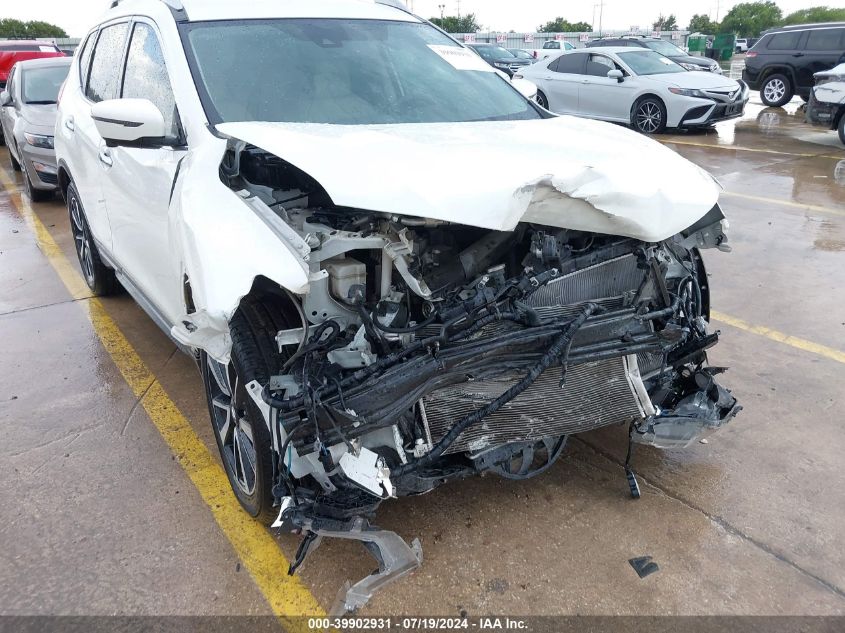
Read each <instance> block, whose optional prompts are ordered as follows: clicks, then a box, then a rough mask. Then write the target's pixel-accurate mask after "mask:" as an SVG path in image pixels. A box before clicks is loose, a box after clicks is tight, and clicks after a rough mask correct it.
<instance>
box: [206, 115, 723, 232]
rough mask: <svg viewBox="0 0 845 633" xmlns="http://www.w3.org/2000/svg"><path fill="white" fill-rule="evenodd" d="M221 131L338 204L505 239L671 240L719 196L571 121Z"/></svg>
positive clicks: (622, 136) (704, 177) (670, 156)
mask: <svg viewBox="0 0 845 633" xmlns="http://www.w3.org/2000/svg"><path fill="white" fill-rule="evenodd" d="M217 129H218V130H219V131H220V132H222V133H223V134H226V135H228V136H232V137H234V138H237V139H241V140H243V141H246V142H247V143H250V144H252V145H255V146H257V147H260V148H262V149H264V150H265V151H268V152H270V153H272V154H274V155H276V156H278V157H280V158H282V159H284V160H286V161H288V162H289V163H291V164H293V165H295V166H296V167H298V168H300V169H301V170H303V171H304V172H306V173H307V174H309V175H310V176H312V177H313V178H315V179H316V180H317V181H318V182H319V183H320V184H321V185H322V186H323V187H324V188H325V190H326V192H327V193H328V194H329V196H330V197H331V199H332V201H333V202H334V203H335V204H336V205H339V206H345V207H355V208H359V209H366V210H371V211H383V212H388V213H397V214H400V215H410V216H419V217H425V218H433V219H437V220H446V221H450V222H457V223H460V224H466V225H471V226H478V227H482V228H487V229H493V230H500V231H508V230H512V229H513V228H514V227H515V226H516V225H517V223H518V222H537V223H540V224H546V225H550V226H555V227H560V228H569V229H576V230H583V231H594V232H598V233H608V234H613V235H624V236H628V237H633V238H636V239H641V240H644V241H659V240H663V239H666V238H668V237H670V236H672V235H674V234H676V233H678V232H680V231H681V230H683V229H685V228H687V227H688V226H690V225H691V224H693V223H694V222H695V221H697V220H698V219H699V218H701V217H702V216H703V215H704V214H705V213H707V212H708V211H709V210H710V209H711V208H712V207H713V205H714V204H715V203H716V201H717V198H718V188H717V186H716V183H715V181H714V180H713V178H712V177H711V176H710V175H709V174H708V173H707V172H705V171H704V170H703V169H701V168H699V167H697V166H696V165H694V164H692V163H691V162H689V161H687V160H686V159H684V158H682V157H681V156H679V155H678V154H676V153H675V152H674V151H672V150H670V149H668V148H666V147H664V146H662V145H661V144H660V143H658V142H656V141H653V140H652V139H650V138H648V137H645V136H643V135H641V134H638V133H636V132H632V131H630V130H628V129H625V128H622V127H619V126H616V125H613V124H609V123H602V122H598V121H590V120H587V119H579V118H575V117H569V116H562V117H555V118H553V119H542V120H528V121H494V122H478V123H421V124H401V125H360V126H344V125H324V124H310V123H268V122H244V123H224V124H220V125H218V126H217Z"/></svg>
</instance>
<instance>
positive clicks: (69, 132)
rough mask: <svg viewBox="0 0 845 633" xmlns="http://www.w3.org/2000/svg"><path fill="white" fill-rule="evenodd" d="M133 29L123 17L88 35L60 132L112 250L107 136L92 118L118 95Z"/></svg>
mask: <svg viewBox="0 0 845 633" xmlns="http://www.w3.org/2000/svg"><path fill="white" fill-rule="evenodd" d="M128 29H129V25H128V24H127V23H126V22H120V23H117V24H110V25H108V26H105V27H103V28H102V29H100V31H99V33H92V34H91V36H90V38H89V39H90V45H89V42H88V41H86V44H85V48H84V49H83V50H82V53H81V55H80V57H79V61H78V63H79V77H80V82H79V84H78V85H74V86H66V87H65V91H64V92H63V93H62V97H61V101H62V104H61V113H62V114H61V117H60V120H58V121H57V122H56V133H57V134H61V135H62V140H63V142H64V143H65V145H66V148H67V150H66V152H65V154H66V156H67V159H68V161H69V168H70V174H71V178H73V183H74V185H75V186H76V189H77V191H78V192H79V196H80V198H81V199H82V205H83V207H84V208H85V217H86V218H87V220H88V226H89V228H90V229H91V232H92V233H93V235H94V237H95V239H96V240H97V242H98V243H99V244H100V245H101V246H102V247H103V249H104V250H105V251H106V254H107V256H108V255H110V254H111V252H112V236H111V227H110V226H109V219H108V216H107V215H106V205H105V200H104V198H103V190H102V182H101V179H102V176H103V170H102V164H101V162H100V160H101V157H100V154H101V152H102V151H103V150H104V149H105V141H103V138H102V137H101V136H100V133H99V132H98V131H97V127H96V125H95V124H94V119H93V118H91V106H92V105H93V104H94V103H97V102H99V101H103V100H104V99H112V98H114V97H115V96H117V91H118V81H119V78H120V65H121V60H122V59H123V53H124V50H125V48H126V34H127V32H128ZM89 62H90V64H89ZM74 63H76V62H74ZM89 66H90V67H89Z"/></svg>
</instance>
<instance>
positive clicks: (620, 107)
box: [578, 53, 637, 123]
mask: <svg viewBox="0 0 845 633" xmlns="http://www.w3.org/2000/svg"><path fill="white" fill-rule="evenodd" d="M610 70H619V71H622V73H623V75H625V77H623V80H622V81H621V82H620V81H619V80H618V79H615V78H613V77H608V76H607V73H608V71H610ZM636 79H637V78H636V77H632V76H631V75H630V73H628V72H627V71H626V70H625V69H623V68H622V66H620V65H619V64H617V63H616V62H615V61H614V60H613V59H611V58H610V57H608V56H607V55H603V54H601V53H590V55H589V58H588V59H587V64H586V67H585V69H584V75H583V77H582V78H581V88H580V91H579V93H578V104H579V105H578V109H579V110H580V113H581V115H582V116H586V117H591V118H596V119H604V120H607V121H622V122H625V123H627V122H628V121H630V118H631V107H632V106H633V101H634V95H635V94H636V90H637V88H636V85H637V80H636Z"/></svg>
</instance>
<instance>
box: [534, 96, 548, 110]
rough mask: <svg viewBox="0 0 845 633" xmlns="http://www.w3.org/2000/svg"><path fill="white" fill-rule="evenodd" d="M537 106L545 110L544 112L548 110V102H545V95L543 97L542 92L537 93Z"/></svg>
mask: <svg viewBox="0 0 845 633" xmlns="http://www.w3.org/2000/svg"><path fill="white" fill-rule="evenodd" d="M537 105H539V106H540V107H541V108H545V109H546V110H548V109H549V102H548V101H547V100H546V95H544V94H543V93H542V92H538V93H537Z"/></svg>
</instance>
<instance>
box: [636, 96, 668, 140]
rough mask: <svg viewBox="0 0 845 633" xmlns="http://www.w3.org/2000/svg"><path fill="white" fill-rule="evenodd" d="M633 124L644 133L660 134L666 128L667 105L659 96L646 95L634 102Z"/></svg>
mask: <svg viewBox="0 0 845 633" xmlns="http://www.w3.org/2000/svg"><path fill="white" fill-rule="evenodd" d="M631 125H633V126H634V128H636V129H637V131H639V132H642V133H643V134H660V133H661V132H663V130H665V129H666V106H664V105H663V102H662V101H661V100H660V99H658V98H657V97H645V98H644V99H640V100H639V101H637V103H636V104H634V109H633V112H632V114H631Z"/></svg>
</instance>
